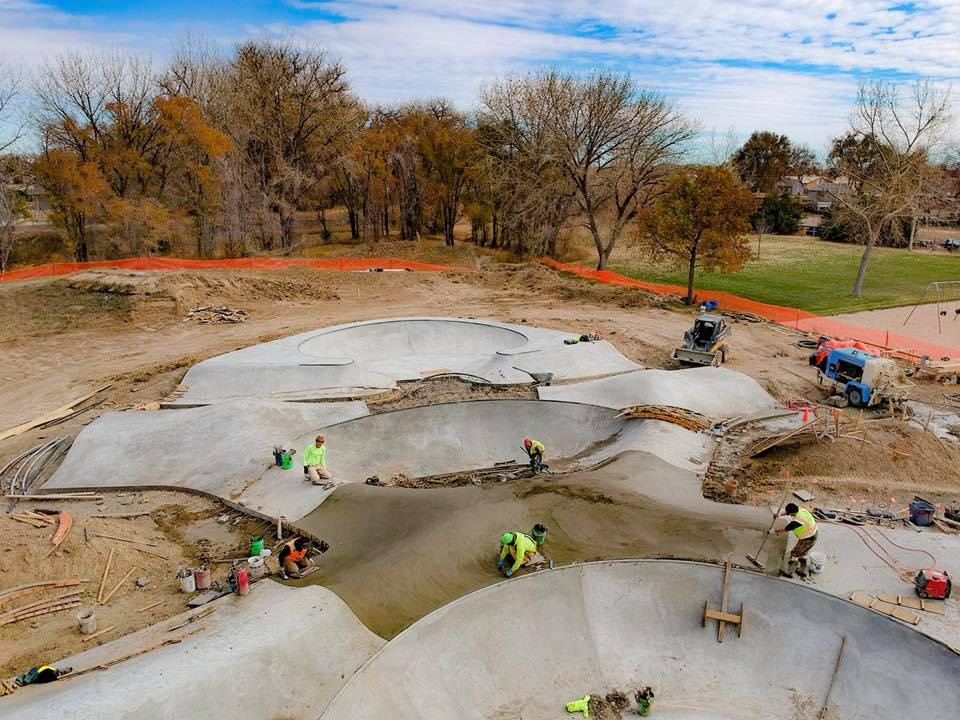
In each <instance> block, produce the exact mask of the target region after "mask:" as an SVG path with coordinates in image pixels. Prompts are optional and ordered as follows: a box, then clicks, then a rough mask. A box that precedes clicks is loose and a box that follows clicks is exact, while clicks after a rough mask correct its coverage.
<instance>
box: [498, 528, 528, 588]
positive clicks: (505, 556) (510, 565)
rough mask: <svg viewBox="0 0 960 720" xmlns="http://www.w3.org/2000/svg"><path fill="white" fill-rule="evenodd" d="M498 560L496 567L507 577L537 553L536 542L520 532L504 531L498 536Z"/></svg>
mask: <svg viewBox="0 0 960 720" xmlns="http://www.w3.org/2000/svg"><path fill="white" fill-rule="evenodd" d="M500 545H501V547H500V560H499V562H497V568H498V569H500V570H502V571H503V574H504V575H506V576H507V577H510V576H511V575H513V573H514V572H516V570H517V568H519V567H520V566H521V565H523V564H524V563H525V562H526V561H527V560H529V559H531V558H532V557H533V556H534V555H536V554H537V543H535V542H534V541H533V538H532V537H530V536H529V535H524V534H523V533H522V532H505V533H504V534H503V535H501V536H500Z"/></svg>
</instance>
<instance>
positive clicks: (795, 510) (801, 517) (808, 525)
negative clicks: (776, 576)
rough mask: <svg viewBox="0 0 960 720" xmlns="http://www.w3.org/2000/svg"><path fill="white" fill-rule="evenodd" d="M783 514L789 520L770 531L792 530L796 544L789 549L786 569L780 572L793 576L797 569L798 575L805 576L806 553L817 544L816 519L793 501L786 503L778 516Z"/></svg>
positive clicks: (785, 575) (782, 531)
mask: <svg viewBox="0 0 960 720" xmlns="http://www.w3.org/2000/svg"><path fill="white" fill-rule="evenodd" d="M784 516H786V517H789V518H790V522H788V523H787V524H786V526H785V527H782V528H779V529H778V530H771V532H774V533H777V534H780V533H785V532H792V533H793V534H794V535H796V536H797V544H796V545H794V546H793V549H792V550H791V551H790V557H789V559H788V560H787V568H786V570H781V571H780V574H781V575H783V576H784V577H793V573H794V571H797V574H798V575H800V577H806V575H807V569H806V565H807V555H808V554H809V552H810V551H811V550H812V549H813V546H814V545H816V544H817V521H816V520H815V519H814V517H813V513H811V512H810V511H809V510H807V509H806V508H805V507H801V506H798V505H797V504H795V503H787V506H786V507H785V508H784V509H783V512H781V513H780V514H779V515H778V517H784ZM798 565H799V567H798Z"/></svg>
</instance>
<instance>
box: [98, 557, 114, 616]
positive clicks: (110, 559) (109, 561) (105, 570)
mask: <svg viewBox="0 0 960 720" xmlns="http://www.w3.org/2000/svg"><path fill="white" fill-rule="evenodd" d="M113 552H114V551H113V548H110V554H109V555H108V556H107V564H106V567H104V568H103V577H101V578H100V588H99V589H98V590H97V602H98V603H102V602H103V588H104V586H105V585H106V583H107V575H108V574H109V573H110V565H111V564H112V563H113Z"/></svg>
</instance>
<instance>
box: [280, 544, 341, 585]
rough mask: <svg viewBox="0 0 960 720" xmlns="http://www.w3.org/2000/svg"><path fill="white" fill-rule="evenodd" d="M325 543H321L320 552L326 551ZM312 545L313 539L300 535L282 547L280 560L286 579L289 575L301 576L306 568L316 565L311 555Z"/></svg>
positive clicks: (282, 573) (281, 572)
mask: <svg viewBox="0 0 960 720" xmlns="http://www.w3.org/2000/svg"><path fill="white" fill-rule="evenodd" d="M324 545H326V543H321V544H320V552H326V548H325V547H324ZM312 547H313V542H312V541H310V540H308V539H305V538H301V537H298V538H293V539H292V540H291V541H290V542H288V543H286V544H285V545H284V546H283V548H281V550H280V555H279V557H278V560H279V561H280V574H281V575H282V576H283V578H284V579H286V578H287V577H288V576H289V577H294V578H299V577H300V576H301V575H302V574H303V572H304V571H305V570H307V569H308V568H312V567H314V566H315V565H316V563H314V562H313V560H311V559H310V557H309V552H310V550H311V548H312ZM328 547H329V546H328Z"/></svg>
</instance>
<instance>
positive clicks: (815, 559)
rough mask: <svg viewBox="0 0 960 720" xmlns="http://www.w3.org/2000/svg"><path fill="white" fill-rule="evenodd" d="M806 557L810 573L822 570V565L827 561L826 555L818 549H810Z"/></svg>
mask: <svg viewBox="0 0 960 720" xmlns="http://www.w3.org/2000/svg"><path fill="white" fill-rule="evenodd" d="M807 559H808V561H809V563H808V564H809V565H810V572H812V573H821V572H823V565H824V563H825V562H827V556H826V555H825V554H823V553H822V552H820V551H819V550H814V551H812V552H811V553H810V554H809V555H808V556H807Z"/></svg>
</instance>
